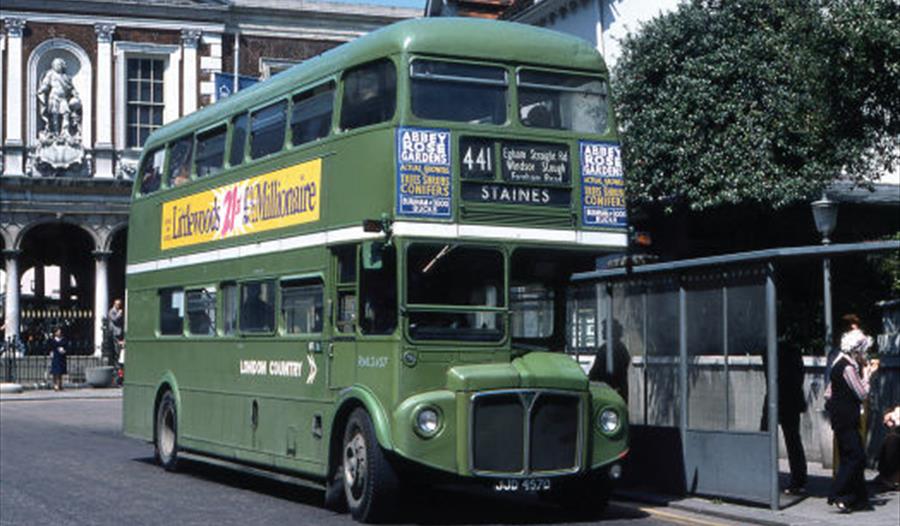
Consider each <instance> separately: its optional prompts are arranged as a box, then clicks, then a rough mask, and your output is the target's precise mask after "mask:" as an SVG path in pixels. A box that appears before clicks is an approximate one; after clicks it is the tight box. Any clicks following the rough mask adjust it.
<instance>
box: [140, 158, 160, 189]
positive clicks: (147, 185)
mask: <svg viewBox="0 0 900 526" xmlns="http://www.w3.org/2000/svg"><path fill="white" fill-rule="evenodd" d="M165 160H166V150H165V148H157V149H156V150H154V151H152V152H151V153H149V154H147V156H146V157H144V165H143V166H141V175H140V178H141V194H142V195H147V194H150V193H153V192H155V191H157V190H159V186H160V183H161V182H162V175H163V163H164V162H165Z"/></svg>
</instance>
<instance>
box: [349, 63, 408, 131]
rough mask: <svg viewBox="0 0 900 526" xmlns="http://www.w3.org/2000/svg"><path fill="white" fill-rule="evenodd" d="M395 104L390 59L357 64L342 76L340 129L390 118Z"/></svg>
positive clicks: (393, 77)
mask: <svg viewBox="0 0 900 526" xmlns="http://www.w3.org/2000/svg"><path fill="white" fill-rule="evenodd" d="M396 106H397V72H396V71H395V69H394V64H393V63H392V62H391V61H389V60H379V61H377V62H372V63H369V64H365V65H363V66H359V67H357V68H355V69H352V70H350V71H348V72H347V73H346V74H345V75H344V96H343V98H342V102H341V129H343V130H352V129H353V128H360V127H362V126H368V125H370V124H377V123H379V122H384V121H386V120H389V119H390V118H391V117H393V116H394V109H395V108H396Z"/></svg>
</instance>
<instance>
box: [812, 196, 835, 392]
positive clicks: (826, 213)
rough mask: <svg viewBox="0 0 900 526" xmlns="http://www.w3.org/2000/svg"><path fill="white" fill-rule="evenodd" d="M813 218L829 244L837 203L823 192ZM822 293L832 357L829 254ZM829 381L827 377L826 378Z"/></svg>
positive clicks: (827, 354) (828, 354)
mask: <svg viewBox="0 0 900 526" xmlns="http://www.w3.org/2000/svg"><path fill="white" fill-rule="evenodd" d="M811 206H812V213H813V220H815V222H816V230H818V231H819V234H821V235H822V244H823V245H828V244H830V243H831V240H830V239H829V238H828V236H830V235H831V233H832V232H834V227H835V226H836V225H837V213H838V208H837V203H835V202H834V201H832V200H831V199H828V196H827V195H825V194H824V193H823V194H822V199H819V200H818V201H813V202H812V204H811ZM822 281H823V287H822V291H823V292H822V295H823V300H824V303H825V357H826V359H828V358H830V357H831V340H832V329H831V320H832V317H831V259H829V258H828V256H825V257H823V258H822ZM826 382H827V379H826Z"/></svg>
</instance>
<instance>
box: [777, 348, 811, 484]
mask: <svg viewBox="0 0 900 526" xmlns="http://www.w3.org/2000/svg"><path fill="white" fill-rule="evenodd" d="M804 378H805V371H804V368H803V355H802V353H801V351H800V349H799V348H798V347H797V346H796V344H794V343H790V344H788V345H786V346H784V348H782V349H779V352H778V423H779V424H781V431H782V432H783V433H784V444H785V446H786V448H787V453H788V462H789V464H790V467H791V483H790V485H789V486H788V487H787V488H786V489H785V490H784V492H785V493H787V494H788V495H799V494H802V493H803V492H804V487H805V486H806V477H807V473H806V452H805V451H804V450H803V440H802V439H801V438H800V414H801V413H804V412H806V408H807V407H806V398H805V396H804V394H803V380H804Z"/></svg>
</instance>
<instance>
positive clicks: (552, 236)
mask: <svg viewBox="0 0 900 526" xmlns="http://www.w3.org/2000/svg"><path fill="white" fill-rule="evenodd" d="M393 232H394V235H397V236H401V237H432V238H442V239H450V238H453V239H494V240H501V241H543V242H552V243H574V244H578V245H586V246H597V247H607V248H625V247H626V246H627V244H628V242H627V236H626V234H625V233H618V232H576V231H573V230H553V229H543V228H518V227H507V226H479V225H458V224H449V225H448V224H440V223H413V222H408V221H397V222H395V223H394V224H393ZM380 237H383V234H381V233H375V232H365V231H364V230H363V229H362V227H361V226H358V227H346V228H339V229H336V230H328V231H326V232H316V233H313V234H304V235H300V236H292V237H286V238H282V239H273V240H271V241H263V242H260V243H251V244H248V245H241V246H237V247H229V248H220V249H215V250H208V251H205V252H199V253H196V254H188V255H184V256H175V257H171V258H161V259H157V260H154V261H146V262H144V263H134V264H131V265H128V268H127V271H126V273H127V274H141V273H144V272H152V271H157V270H168V269H173V268H180V267H186V266H189V265H198V264H202V263H212V262H216V261H225V260H231V259H239V258H243V257H247V256H259V255H263V254H272V253H276V252H283V251H286V250H293V249H298V248H308V247H314V246H321V245H334V244H338V243H348V242H353V241H364V240H367V239H378V238H380Z"/></svg>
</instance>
